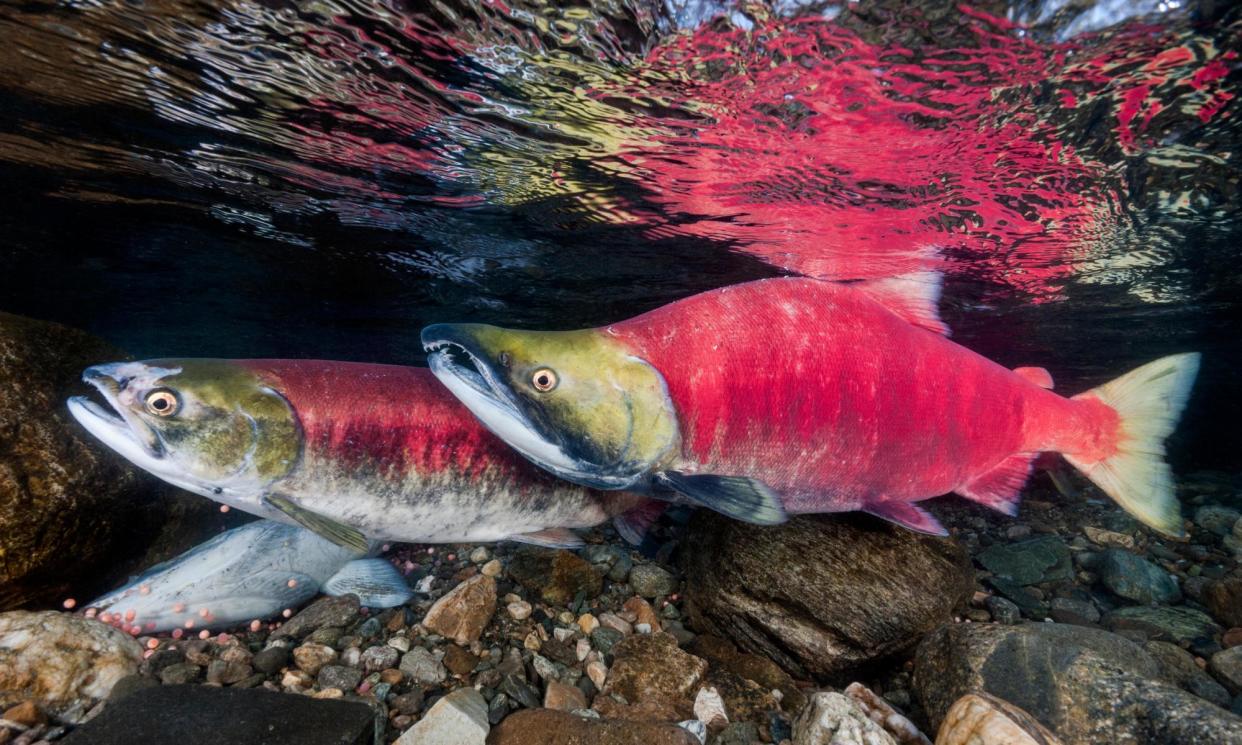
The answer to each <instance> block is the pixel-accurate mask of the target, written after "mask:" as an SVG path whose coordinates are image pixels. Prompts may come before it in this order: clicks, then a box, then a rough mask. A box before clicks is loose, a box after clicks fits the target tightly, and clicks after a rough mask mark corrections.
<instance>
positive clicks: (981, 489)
mask: <svg viewBox="0 0 1242 745" xmlns="http://www.w3.org/2000/svg"><path fill="white" fill-rule="evenodd" d="M1037 457H1039V453H1014V454H1013V455H1011V456H1009V457H1008V458H1005V459H1004V460H1002V461H1001V462H1000V463H998V464H997V465H996V466H994V467H993V468H992V469H991V470H990V471H986V472H985V473H983V474H982V475H980V476H977V477H975V479H974V480H973V481H971V482H970V483H969V484H966V485H965V486H962V487H959V488H958V489H957V490H956V491H957V493H958V494H961V495H962V496H963V497H966V498H967V499H969V500H971V501H972V502H978V503H979V504H982V505H985V506H987V507H991V508H992V509H994V510H1000V511H1001V512H1003V513H1005V514H1006V515H1010V516H1013V515H1016V514H1018V500H1019V498H1020V497H1021V495H1022V487H1023V486H1026V481H1027V479H1028V478H1030V476H1031V466H1032V465H1033V464H1034V463H1035V459H1036V458H1037Z"/></svg>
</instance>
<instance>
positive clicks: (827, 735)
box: [793, 692, 897, 745]
mask: <svg viewBox="0 0 1242 745" xmlns="http://www.w3.org/2000/svg"><path fill="white" fill-rule="evenodd" d="M793 745H897V741H896V740H894V739H893V736H892V735H890V734H888V733H887V732H885V731H884V729H883V728H882V727H880V725H878V724H876V723H875V722H873V721H871V720H870V719H869V718H868V717H867V714H866V712H864V711H863V710H862V709H861V708H859V707H858V706H857V705H855V704H854V702H853V701H851V700H850V699H849V698H847V697H846V696H843V695H841V694H840V693H823V692H821V693H816V694H815V695H814V696H812V697H811V699H810V701H808V702H807V704H806V708H804V709H803V710H802V712H801V713H800V714H798V716H797V718H796V719H794V723H793Z"/></svg>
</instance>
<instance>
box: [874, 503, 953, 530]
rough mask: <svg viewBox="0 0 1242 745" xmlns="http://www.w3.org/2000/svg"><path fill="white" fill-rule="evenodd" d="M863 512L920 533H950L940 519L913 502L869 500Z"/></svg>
mask: <svg viewBox="0 0 1242 745" xmlns="http://www.w3.org/2000/svg"><path fill="white" fill-rule="evenodd" d="M863 512H866V513H868V514H871V515H875V516H876V517H882V518H884V519H885V520H888V521H889V522H892V523H897V524H898V525H900V526H902V527H903V528H909V529H910V530H913V531H916V532H919V533H927V534H929V535H940V536H945V535H948V534H949V531H947V530H945V529H944V526H943V525H941V524H940V521H939V520H937V519H936V518H935V517H932V514H931V513H930V512H928V511H927V510H925V509H923V508H922V507H919V506H918V505H916V504H914V503H913V502H869V503H868V504H866V505H864V506H863Z"/></svg>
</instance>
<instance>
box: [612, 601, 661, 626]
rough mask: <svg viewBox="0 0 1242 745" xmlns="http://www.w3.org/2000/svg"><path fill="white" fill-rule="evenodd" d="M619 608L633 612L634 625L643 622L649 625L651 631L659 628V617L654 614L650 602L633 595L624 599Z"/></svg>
mask: <svg viewBox="0 0 1242 745" xmlns="http://www.w3.org/2000/svg"><path fill="white" fill-rule="evenodd" d="M621 610H623V611H628V612H630V613H633V614H634V625H635V626H638V624H640V623H645V624H647V625H648V626H650V627H651V631H659V630H660V617H659V616H657V615H656V612H655V610H654V609H653V608H652V607H651V603H648V602H647V601H646V600H643V599H642V598H640V597H638V596H637V595H635V596H634V597H632V598H630V599H629V600H627V601H625V605H623V606H621Z"/></svg>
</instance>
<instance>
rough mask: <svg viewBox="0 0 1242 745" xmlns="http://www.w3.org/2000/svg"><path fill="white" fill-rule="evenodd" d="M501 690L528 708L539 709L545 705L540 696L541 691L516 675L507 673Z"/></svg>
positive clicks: (502, 681)
mask: <svg viewBox="0 0 1242 745" xmlns="http://www.w3.org/2000/svg"><path fill="white" fill-rule="evenodd" d="M500 690H501V691H503V692H504V693H505V694H506V695H508V696H509V698H510V699H512V700H513V701H515V702H517V703H518V704H520V705H521V706H525V707H526V708H528V709H538V708H539V707H541V706H543V701H542V700H541V699H540V698H539V691H538V690H537V689H535V687H534V686H532V685H530V684H529V683H527V682H526V681H524V680H522V679H521V678H519V677H517V676H516V675H506V676H505V677H504V678H502V679H501V681H500Z"/></svg>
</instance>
